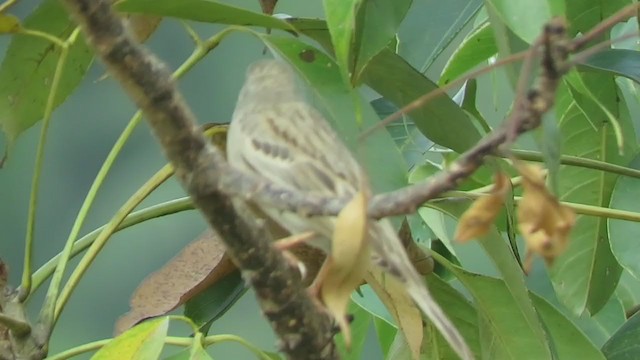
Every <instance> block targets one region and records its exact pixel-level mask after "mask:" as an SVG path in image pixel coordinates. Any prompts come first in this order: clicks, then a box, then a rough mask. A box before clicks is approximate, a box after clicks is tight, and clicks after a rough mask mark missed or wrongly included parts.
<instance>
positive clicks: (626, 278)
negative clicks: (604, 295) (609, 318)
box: [616, 269, 640, 311]
mask: <svg viewBox="0 0 640 360" xmlns="http://www.w3.org/2000/svg"><path fill="white" fill-rule="evenodd" d="M616 295H618V298H619V299H620V302H622V306H623V308H624V310H625V311H629V310H633V309H634V308H635V307H636V306H638V305H639V304H640V280H638V279H637V278H636V277H634V276H633V275H631V273H630V272H629V270H626V269H625V270H624V271H623V272H622V276H621V277H620V283H618V288H617V289H616Z"/></svg>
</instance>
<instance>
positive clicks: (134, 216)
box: [32, 197, 193, 291]
mask: <svg viewBox="0 0 640 360" xmlns="http://www.w3.org/2000/svg"><path fill="white" fill-rule="evenodd" d="M187 210H193V203H192V202H191V199H190V198H189V197H183V198H179V199H175V200H171V201H167V202H164V203H161V204H157V205H153V206H150V207H147V208H144V209H142V210H138V211H136V212H133V213H131V214H129V215H128V216H127V217H126V218H125V219H124V221H123V222H122V224H120V226H118V228H117V229H116V231H115V232H118V231H120V230H124V229H126V228H129V227H131V226H133V225H137V224H140V223H143V222H145V221H148V220H152V219H155V218H159V217H162V216H166V215H171V214H176V213H179V212H182V211H187ZM106 226H107V225H106V224H105V225H103V226H101V227H99V228H97V229H95V230H93V231H92V232H90V233H88V234H87V235H85V236H83V237H82V238H80V239H78V241H76V242H75V243H74V244H73V249H71V254H70V256H69V258H73V257H75V256H76V255H78V254H79V253H80V252H82V251H83V250H86V249H87V248H88V247H89V246H90V245H91V244H93V242H94V241H95V240H96V239H97V238H98V235H100V233H101V232H102V231H103V230H104V228H105V227H106ZM62 255H63V254H62V252H61V253H58V254H57V255H56V256H54V257H53V258H51V259H50V260H49V261H47V262H46V263H45V264H44V265H42V266H41V267H40V268H39V269H38V270H37V271H36V272H35V273H33V285H32V290H33V291H36V290H37V289H38V288H39V287H40V286H41V285H42V284H43V283H44V281H45V280H46V279H48V278H49V277H50V276H51V274H53V272H54V270H55V269H56V266H57V265H58V262H59V261H60V258H61V257H62Z"/></svg>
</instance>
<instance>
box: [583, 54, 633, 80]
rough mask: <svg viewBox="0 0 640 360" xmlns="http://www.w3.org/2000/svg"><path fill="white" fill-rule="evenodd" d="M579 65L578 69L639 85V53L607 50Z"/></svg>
mask: <svg viewBox="0 0 640 360" xmlns="http://www.w3.org/2000/svg"><path fill="white" fill-rule="evenodd" d="M581 65H582V67H580V69H592V70H596V71H603V72H606V73H609V74H613V75H620V76H624V77H626V78H629V79H631V80H633V81H635V82H637V83H640V51H635V50H627V49H608V50H604V51H601V52H598V53H596V54H594V55H592V56H590V57H589V58H587V60H585V61H583V62H582V63H581Z"/></svg>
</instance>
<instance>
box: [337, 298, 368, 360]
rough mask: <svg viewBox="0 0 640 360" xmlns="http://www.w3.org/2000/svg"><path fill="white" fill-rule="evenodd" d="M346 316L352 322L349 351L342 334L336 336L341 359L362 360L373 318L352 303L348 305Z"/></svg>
mask: <svg viewBox="0 0 640 360" xmlns="http://www.w3.org/2000/svg"><path fill="white" fill-rule="evenodd" d="M348 314H349V315H352V316H353V321H352V322H351V324H350V325H351V334H352V339H351V349H350V350H347V348H346V346H345V344H344V338H343V336H342V334H338V336H337V337H336V344H337V346H338V351H339V353H340V358H341V359H345V360H358V359H361V358H362V351H363V350H364V345H365V340H366V338H367V333H368V330H369V326H371V320H372V319H373V317H372V316H371V314H370V313H369V312H368V311H367V310H366V309H364V308H363V307H361V306H360V305H358V304H357V303H355V302H353V301H352V302H351V304H349V310H348Z"/></svg>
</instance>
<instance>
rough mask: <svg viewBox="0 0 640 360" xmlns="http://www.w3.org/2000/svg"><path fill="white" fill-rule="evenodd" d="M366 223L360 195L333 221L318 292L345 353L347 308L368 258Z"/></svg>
mask: <svg viewBox="0 0 640 360" xmlns="http://www.w3.org/2000/svg"><path fill="white" fill-rule="evenodd" d="M367 222H368V220H367V197H366V196H365V194H364V193H363V192H359V193H358V194H356V195H355V196H354V198H353V199H352V200H351V201H350V202H349V203H348V204H347V205H346V206H345V207H344V209H342V211H340V214H339V215H338V217H337V219H336V226H335V231H334V234H333V241H332V247H331V254H330V255H329V256H328V257H327V264H326V266H327V272H326V276H325V277H324V279H323V281H322V288H321V289H320V294H321V298H322V302H323V303H324V305H325V306H326V308H327V310H328V311H329V312H330V313H331V315H332V316H333V317H334V318H335V319H336V322H337V323H338V325H339V326H340V330H341V331H342V333H343V335H344V339H345V345H346V346H347V349H348V348H349V347H350V346H351V330H350V329H349V322H348V321H347V317H346V311H347V306H348V304H349V299H350V298H351V293H352V292H353V290H354V289H355V288H357V287H358V286H359V285H360V284H361V282H362V279H363V277H364V274H365V273H366V271H367V269H368V268H369V263H370V258H371V255H370V247H369V239H368V236H367Z"/></svg>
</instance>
